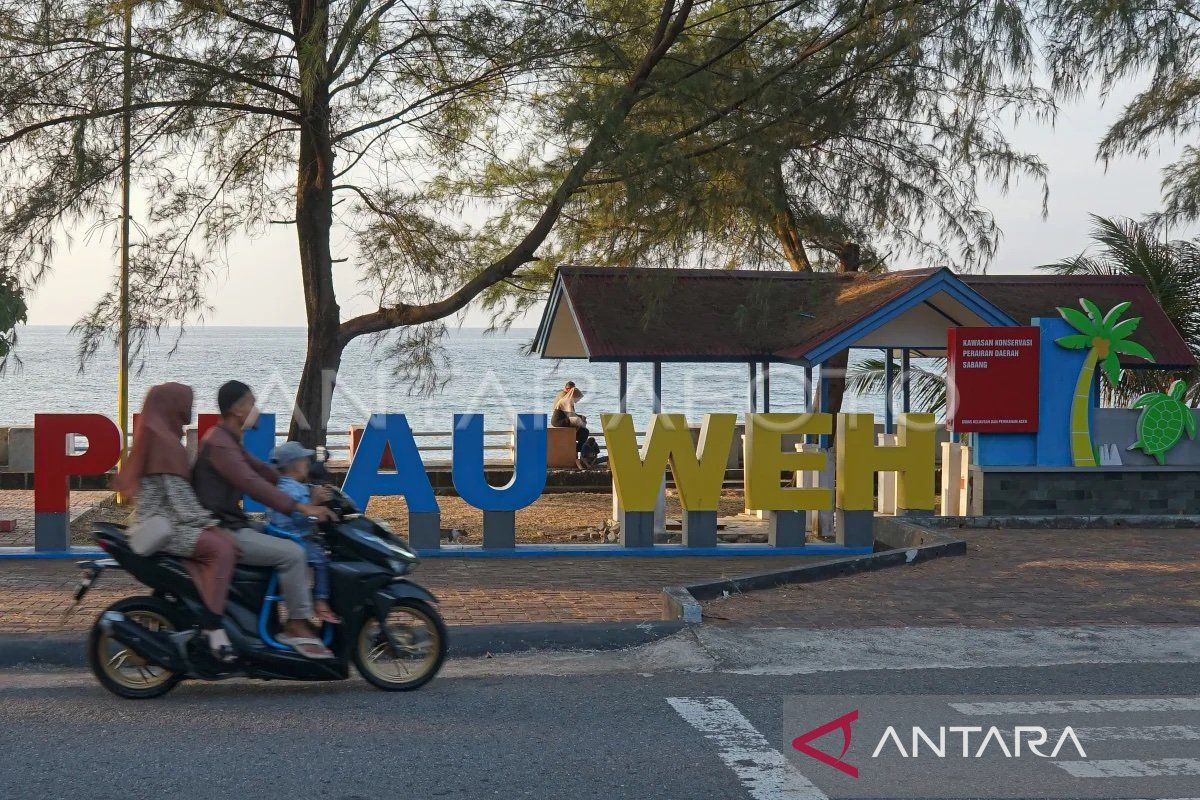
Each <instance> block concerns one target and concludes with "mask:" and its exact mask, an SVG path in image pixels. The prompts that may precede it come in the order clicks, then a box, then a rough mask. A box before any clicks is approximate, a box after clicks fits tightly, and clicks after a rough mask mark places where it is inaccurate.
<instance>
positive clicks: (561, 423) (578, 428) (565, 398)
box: [550, 381, 588, 453]
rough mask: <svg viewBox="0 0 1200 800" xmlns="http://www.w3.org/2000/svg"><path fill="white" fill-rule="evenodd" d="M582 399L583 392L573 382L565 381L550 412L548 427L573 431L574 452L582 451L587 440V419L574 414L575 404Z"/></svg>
mask: <svg viewBox="0 0 1200 800" xmlns="http://www.w3.org/2000/svg"><path fill="white" fill-rule="evenodd" d="M582 399H583V392H581V391H579V388H578V387H577V386H575V381H567V384H566V385H565V386H564V387H563V390H562V391H561V392H559V393H558V396H557V397H555V398H554V410H553V411H551V412H550V425H551V426H553V427H555V428H574V429H575V452H576V453H578V452H581V451H582V450H583V443H584V442H586V441H587V440H588V429H587V417H585V416H584V415H583V414H576V413H575V404H576V403H577V402H579V401H580V400H582Z"/></svg>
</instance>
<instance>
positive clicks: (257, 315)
mask: <svg viewBox="0 0 1200 800" xmlns="http://www.w3.org/2000/svg"><path fill="white" fill-rule="evenodd" d="M1131 95H1132V89H1131V87H1125V88H1124V89H1123V90H1122V91H1119V92H1116V93H1114V95H1113V96H1112V97H1111V98H1110V99H1109V101H1108V102H1107V103H1105V104H1103V105H1102V104H1101V103H1100V101H1099V99H1098V98H1097V97H1095V96H1091V97H1087V98H1084V99H1083V100H1081V101H1079V102H1076V103H1073V104H1070V105H1065V106H1063V107H1062V108H1061V109H1060V113H1059V115H1058V118H1057V120H1056V122H1055V124H1054V125H1053V126H1051V125H1049V124H1045V123H1039V122H1035V121H1028V122H1024V123H1021V124H1020V125H1018V126H1017V127H1015V128H1014V129H1013V132H1012V137H1013V141H1014V143H1015V144H1016V145H1017V146H1018V148H1021V149H1024V150H1027V151H1029V152H1033V153H1036V154H1038V155H1039V156H1041V158H1042V159H1043V161H1045V162H1046V164H1047V165H1048V166H1049V169H1050V179H1049V180H1050V200H1049V214H1048V216H1047V217H1046V218H1043V216H1042V206H1041V187H1040V185H1039V184H1037V183H1036V182H1033V181H1025V182H1024V183H1022V184H1020V185H1018V186H1017V187H1016V188H1015V189H1013V190H1011V191H1010V192H1009V193H1008V194H1002V193H1000V192H999V191H997V190H995V189H992V188H984V189H983V190H982V192H981V193H982V195H983V200H984V205H985V206H986V207H987V208H989V209H991V210H992V212H993V213H994V214H995V216H996V219H997V221H998V222H999V224H1000V227H1001V230H1002V231H1003V232H1004V236H1003V239H1002V241H1001V244H1000V248H999V251H998V253H997V256H996V258H995V259H994V261H993V262H992V264H991V265H990V266H989V268H988V271H989V272H990V273H993V274H1013V273H1024V272H1032V271H1033V267H1035V266H1036V265H1038V264H1044V263H1047V262H1050V261H1055V260H1058V259H1060V258H1063V257H1065V256H1069V255H1074V254H1075V253H1078V252H1079V251H1080V250H1082V249H1084V248H1085V247H1086V246H1087V245H1088V229H1089V224H1090V223H1089V219H1088V214H1089V213H1097V214H1101V215H1105V216H1132V217H1138V216H1140V215H1142V214H1145V213H1147V212H1150V211H1154V210H1156V209H1157V208H1158V207H1159V203H1160V199H1161V194H1160V190H1159V183H1160V180H1161V168H1162V167H1163V166H1164V165H1166V164H1168V163H1170V162H1171V161H1172V160H1173V159H1174V158H1175V156H1176V154H1177V153H1178V151H1179V149H1180V148H1179V146H1178V145H1176V144H1174V143H1171V142H1165V143H1164V144H1163V146H1162V147H1161V148H1160V149H1159V150H1158V151H1157V152H1155V153H1154V154H1152V156H1151V157H1149V158H1147V159H1139V158H1134V157H1125V158H1122V159H1120V160H1119V161H1115V162H1113V163H1111V164H1109V165H1107V168H1106V167H1105V165H1103V164H1101V163H1099V162H1097V161H1096V159H1095V152H1096V143H1097V141H1098V140H1099V139H1100V137H1101V136H1102V135H1103V133H1104V131H1105V130H1106V129H1107V127H1108V125H1109V124H1110V123H1111V122H1112V120H1113V119H1114V118H1115V117H1116V116H1117V114H1118V112H1119V110H1120V108H1121V106H1122V105H1123V104H1124V102H1125V101H1127V100H1128V99H1129V97H1130V96H1131ZM1170 233H1171V236H1172V237H1173V238H1174V237H1182V236H1190V235H1194V233H1195V231H1194V230H1172V231H1170ZM229 262H230V266H229V269H228V270H227V271H224V272H223V273H222V274H220V275H218V276H217V277H216V279H215V281H214V283H213V285H212V286H211V287H210V291H209V298H210V301H211V302H212V305H213V306H214V311H213V312H212V314H210V315H209V316H208V317H207V318H206V320H205V324H207V325H264V326H291V325H295V326H302V325H304V321H305V320H304V301H303V296H302V293H301V288H300V276H299V269H298V267H297V263H298V261H297V254H296V240H295V233H294V230H293V229H292V228H290V227H283V226H278V227H276V228H275V229H274V230H272V231H271V232H270V233H269V234H268V235H267V236H265V237H262V238H259V239H255V240H253V241H251V240H241V241H235V242H234V243H233V244H232V245H231V248H230V259H229ZM895 266H896V268H919V267H928V266H936V265H931V264H924V263H908V264H897V265H895ZM115 269H116V260H115V255H114V252H113V248H112V244H111V242H110V241H108V240H107V239H105V240H97V241H90V242H88V241H83V240H78V239H77V240H75V241H74V242H73V243H72V244H71V245H70V246H69V247H66V246H64V247H61V248H60V249H59V255H58V256H57V259H56V263H55V265H54V270H53V273H52V274H51V276H50V277H49V278H48V279H47V280H46V281H45V282H44V283H43V284H42V286H41V287H40V288H39V289H38V291H37V293H36V295H35V296H34V297H33V298H32V300H31V303H30V311H29V322H30V324H32V325H69V324H71V323H73V322H74V321H75V320H77V319H78V318H79V317H80V315H81V314H83V313H84V312H85V311H86V310H87V309H88V308H90V307H91V305H92V304H93V303H94V302H95V301H96V299H97V298H98V297H100V296H101V295H102V294H103V293H104V291H105V289H106V288H107V287H108V286H109V285H110V281H111V280H112V275H113V274H114V272H115ZM335 281H336V284H337V289H338V295H339V298H340V302H341V306H342V314H343V318H346V317H349V316H351V315H353V314H355V313H361V312H363V311H369V310H371V308H372V303H371V302H370V301H369V299H368V298H367V297H365V296H364V295H363V294H362V293H361V291H360V290H359V289H358V287H357V286H356V284H355V280H354V275H353V274H352V272H351V270H350V265H346V267H343V268H342V269H341V271H340V272H338V273H337V274H336V276H335ZM536 319H537V318H536V313H535V314H534V315H531V316H529V317H527V320H526V323H525V324H528V325H534V324H536ZM487 322H488V317H487V316H486V314H485V313H484V312H482V311H480V310H479V309H475V308H472V309H469V310H468V312H467V315H466V318H465V319H464V320H463V324H464V325H466V326H468V327H482V326H485V325H486V324H487Z"/></svg>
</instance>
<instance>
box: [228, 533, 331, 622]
mask: <svg viewBox="0 0 1200 800" xmlns="http://www.w3.org/2000/svg"><path fill="white" fill-rule="evenodd" d="M233 538H235V539H237V543H238V547H239V548H240V549H241V551H242V555H241V557H240V558H238V563H239V564H249V565H250V566H252V567H275V568H276V569H277V570H279V587H280V589H281V591H282V592H283V602H285V603H287V610H288V619H311V618H312V615H313V602H312V589H311V588H310V585H309V579H308V559H307V557H306V556H305V554H304V548H303V547H301V546H300V545H298V544H296V543H295V542H289V541H288V540H287V539H280V538H278V537H276V536H268V535H267V534H265V533H259V532H258V531H256V530H254V529H253V528H242V529H241V530H239V531H234V534H233Z"/></svg>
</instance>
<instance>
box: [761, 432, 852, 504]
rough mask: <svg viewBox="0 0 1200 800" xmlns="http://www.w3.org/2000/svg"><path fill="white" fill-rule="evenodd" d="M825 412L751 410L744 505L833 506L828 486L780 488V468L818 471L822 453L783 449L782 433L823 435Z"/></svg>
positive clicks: (782, 470)
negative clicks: (801, 412) (796, 451)
mask: <svg viewBox="0 0 1200 800" xmlns="http://www.w3.org/2000/svg"><path fill="white" fill-rule="evenodd" d="M830 433H833V417H832V416H831V415H829V414H751V415H750V424H749V425H747V426H746V507H747V508H754V509H762V510H763V511H819V510H824V509H829V508H833V492H832V491H830V490H829V489H817V488H810V489H799V488H794V487H790V486H789V487H787V488H784V487H783V486H782V485H781V484H780V481H779V476H780V473H783V472H808V471H818V472H819V471H820V470H822V469H824V468H825V454H824V453H785V452H784V451H783V436H784V434H811V435H821V436H827V435H829V434H830Z"/></svg>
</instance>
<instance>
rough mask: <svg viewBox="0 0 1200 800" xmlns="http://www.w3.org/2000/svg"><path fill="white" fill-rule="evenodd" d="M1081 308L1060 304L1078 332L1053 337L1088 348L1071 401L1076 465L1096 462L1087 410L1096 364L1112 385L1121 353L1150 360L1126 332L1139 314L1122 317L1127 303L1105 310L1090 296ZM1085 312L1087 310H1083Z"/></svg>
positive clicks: (1117, 376) (1072, 347) (1064, 343)
mask: <svg viewBox="0 0 1200 800" xmlns="http://www.w3.org/2000/svg"><path fill="white" fill-rule="evenodd" d="M1079 305H1080V306H1081V307H1082V308H1083V312H1080V311H1077V310H1076V309H1074V308H1059V309H1058V313H1059V314H1060V315H1062V318H1063V319H1065V320H1066V321H1067V324H1069V325H1070V326H1071V327H1072V328H1074V329H1075V330H1076V331H1078V333H1072V334H1069V335H1067V336H1063V337H1061V338H1059V339H1056V340H1055V343H1056V344H1058V345H1059V346H1061V347H1065V348H1067V349H1068V350H1084V349H1086V350H1087V351H1088V354H1087V358H1085V359H1084V361H1083V366H1082V367H1080V368H1079V377H1078V379H1076V381H1075V395H1074V399H1073V400H1072V401H1071V461H1072V463H1074V464H1075V466H1077V467H1094V466H1096V452H1095V450H1094V449H1093V447H1092V431H1091V424H1090V420H1089V414H1088V412H1089V411H1090V409H1091V393H1092V378H1093V376H1094V375H1095V372H1096V366H1097V364H1098V365H1099V366H1100V367H1101V369H1103V370H1104V374H1105V376H1106V377H1107V378H1108V381H1109V383H1110V384H1111V385H1112V386H1116V385H1117V384H1118V383H1119V382H1120V379H1121V361H1120V356H1121V355H1130V356H1138V357H1139V358H1144V359H1146V360H1147V361H1153V360H1154V356H1152V355H1150V351H1149V350H1147V349H1146V348H1144V347H1142V346H1141V345H1140V344H1138V343H1137V342H1133V341H1130V340H1129V336H1130V335H1132V334H1133V332H1134V331H1135V330H1137V326H1138V323H1139V322H1141V321H1142V318H1141V317H1132V318H1130V319H1126V320H1122V319H1121V315H1122V314H1124V313H1125V312H1126V311H1128V310H1129V306H1130V304H1129V303H1118V304H1117V305H1115V306H1113V307H1112V308H1111V309H1110V310H1109V312H1108V313H1107V314H1102V313H1101V312H1100V307H1099V306H1097V305H1096V304H1095V303H1093V302H1092V301H1091V300H1087V299H1081V300H1080V301H1079ZM1085 312H1086V313H1085Z"/></svg>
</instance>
